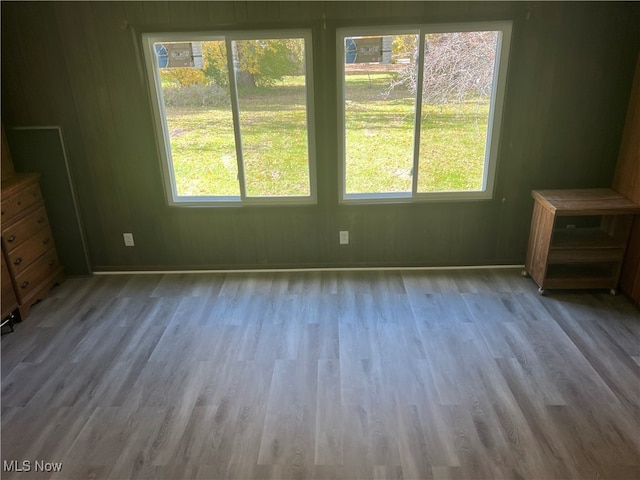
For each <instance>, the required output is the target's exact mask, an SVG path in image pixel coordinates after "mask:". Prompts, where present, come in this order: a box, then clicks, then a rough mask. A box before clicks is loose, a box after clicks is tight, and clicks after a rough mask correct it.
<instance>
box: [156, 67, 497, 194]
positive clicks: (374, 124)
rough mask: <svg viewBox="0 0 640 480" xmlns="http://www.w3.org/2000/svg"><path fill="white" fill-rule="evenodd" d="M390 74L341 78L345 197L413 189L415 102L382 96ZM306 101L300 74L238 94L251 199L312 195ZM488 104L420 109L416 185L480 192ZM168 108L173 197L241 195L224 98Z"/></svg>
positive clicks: (397, 94) (402, 95)
mask: <svg viewBox="0 0 640 480" xmlns="http://www.w3.org/2000/svg"><path fill="white" fill-rule="evenodd" d="M389 78H390V77H389V75H388V74H379V73H378V74H371V75H367V74H358V75H348V76H347V85H346V99H347V104H346V125H347V130H346V146H347V154H346V171H347V185H346V187H347V192H348V193H366V192H402V191H410V190H411V168H412V155H413V112H414V99H413V98H412V96H411V95H410V94H409V93H408V92H407V91H403V90H402V89H400V88H397V89H395V90H394V91H393V92H391V94H390V95H386V94H385V92H386V89H387V86H388V84H389ZM304 98H305V97H304V87H303V81H302V77H291V78H287V79H285V81H283V82H278V83H276V84H275V85H274V86H271V87H263V88H255V89H250V90H241V91H240V92H239V102H240V111H241V114H240V125H241V133H242V144H243V153H244V162H245V163H244V169H245V178H246V181H247V185H246V188H247V194H248V195H249V196H263V195H308V194H309V175H308V169H307V139H306V113H305V104H304ZM488 110H489V105H488V101H485V102H478V101H477V100H475V101H469V102H467V103H465V104H461V105H423V110H422V129H421V149H420V168H419V177H418V179H419V182H418V190H419V191H421V192H427V191H452V190H453V191H459V190H478V189H480V187H481V178H482V169H483V162H484V137H485V134H486V123H487V117H488ZM166 111H167V122H168V127H169V133H170V141H171V149H172V156H173V163H174V170H175V177H176V185H177V190H178V194H179V195H180V196H191V195H239V185H238V180H237V176H238V168H237V161H236V153H235V147H234V132H233V122H232V116H231V109H230V105H229V101H228V99H225V100H224V101H222V102H219V104H216V106H205V107H175V106H172V107H167V109H166Z"/></svg>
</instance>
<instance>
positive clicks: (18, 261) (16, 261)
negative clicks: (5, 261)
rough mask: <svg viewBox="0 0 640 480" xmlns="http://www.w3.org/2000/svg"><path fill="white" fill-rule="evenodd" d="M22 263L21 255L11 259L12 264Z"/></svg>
mask: <svg viewBox="0 0 640 480" xmlns="http://www.w3.org/2000/svg"><path fill="white" fill-rule="evenodd" d="M21 263H22V257H18V258H16V259H15V260H14V261H13V264H14V265H20V264H21Z"/></svg>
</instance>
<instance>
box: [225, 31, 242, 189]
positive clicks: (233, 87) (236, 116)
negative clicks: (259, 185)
mask: <svg viewBox="0 0 640 480" xmlns="http://www.w3.org/2000/svg"><path fill="white" fill-rule="evenodd" d="M225 44H226V48H227V70H228V72H229V94H230V96H231V113H232V115H233V135H234V138H235V144H236V161H237V162H238V183H239V184H240V198H241V199H242V200H245V199H246V197H247V187H246V182H245V177H244V157H243V154H242V135H241V133H240V107H239V105H238V88H237V84H236V69H235V58H236V54H235V50H234V49H233V41H232V40H230V39H229V37H225Z"/></svg>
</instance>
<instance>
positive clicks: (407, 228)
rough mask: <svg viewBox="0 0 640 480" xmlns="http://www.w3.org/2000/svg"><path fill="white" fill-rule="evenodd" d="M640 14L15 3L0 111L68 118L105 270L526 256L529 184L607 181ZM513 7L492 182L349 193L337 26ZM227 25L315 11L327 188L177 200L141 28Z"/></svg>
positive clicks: (423, 5) (536, 8)
mask: <svg viewBox="0 0 640 480" xmlns="http://www.w3.org/2000/svg"><path fill="white" fill-rule="evenodd" d="M639 16H640V13H639V9H638V6H637V5H635V4H633V3H591V2H586V3H581V2H568V3H559V2H549V3H545V2H531V3H525V2H514V3H510V2H495V3H493V2H489V3H484V2H398V1H395V2H370V3H369V2H230V3H226V2H68V3H67V2H43V3H38V2H3V3H2V118H3V122H4V124H5V126H6V127H8V128H10V127H17V126H39V125H60V126H61V127H62V129H63V132H64V138H65V140H66V148H67V152H68V156H69V162H70V166H71V169H72V174H73V177H74V179H75V184H76V190H77V194H78V200H79V204H80V209H81V214H82V217H83V220H84V227H85V231H86V238H87V243H88V246H89V255H90V258H91V263H92V265H93V267H94V269H96V270H108V269H116V270H117V269H152V268H185V267H188V268H244V267H298V266H301V267H304V266H326V267H328V266H395V265H415V266H433V265H474V264H476V265H477V264H505V263H506V264H510V263H523V262H524V256H525V250H526V245H527V239H528V230H529V221H530V216H531V209H532V200H531V197H530V191H531V190H532V189H535V188H572V187H583V188H586V187H603V186H609V185H610V184H611V180H612V177H613V171H614V168H615V163H616V159H617V154H618V148H619V144H620V139H621V134H622V127H623V124H624V119H625V114H626V107H627V103H628V98H629V92H630V87H631V82H632V77H633V69H634V66H635V60H636V58H637V55H638V48H639V44H640V39H639V35H638V32H639V31H640V20H639ZM500 19H512V20H513V21H514V30H513V39H512V49H511V62H510V70H509V76H508V83H507V92H506V98H505V112H504V117H503V129H502V136H501V147H500V152H499V163H498V173H497V185H496V193H495V199H494V200H490V201H467V202H433V203H424V204H401V205H398V204H395V205H369V206H353V205H352V206H343V205H339V204H338V193H337V177H338V169H337V168H338V167H337V165H338V159H337V151H336V127H335V122H336V117H337V111H336V101H335V98H336V80H335V75H336V68H335V64H336V61H335V29H336V27H339V26H346V25H366V24H379V23H384V22H389V23H397V24H401V23H422V22H459V21H465V20H500ZM217 27H218V28H271V27H310V28H312V30H313V36H314V37H313V40H314V54H315V58H314V62H315V64H314V72H315V74H316V92H315V94H316V98H315V104H316V106H317V112H316V115H317V117H316V125H317V132H316V133H317V144H318V151H317V162H318V165H317V169H318V172H317V173H318V182H319V183H318V190H319V202H318V205H315V206H309V207H260V208H258V207H243V208H190V209H188V208H177V207H168V206H167V205H166V201H165V198H164V193H163V186H162V180H161V176H160V165H159V160H158V153H157V147H156V142H155V134H154V130H153V127H152V119H151V108H150V100H149V93H148V87H147V84H146V80H145V78H146V77H145V76H144V67H143V62H142V57H141V51H140V47H139V44H138V42H139V35H140V33H141V32H145V31H169V30H202V29H215V28H217ZM339 230H350V233H351V244H350V245H348V246H341V245H339V244H338V231H339ZM122 232H133V233H134V235H135V240H136V247H134V248H126V247H124V245H123V242H122Z"/></svg>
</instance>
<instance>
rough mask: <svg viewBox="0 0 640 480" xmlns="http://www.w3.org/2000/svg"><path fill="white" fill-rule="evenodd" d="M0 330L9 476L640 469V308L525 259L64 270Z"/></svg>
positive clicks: (536, 474)
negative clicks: (570, 286)
mask: <svg viewBox="0 0 640 480" xmlns="http://www.w3.org/2000/svg"><path fill="white" fill-rule="evenodd" d="M1 348H2V460H3V468H4V469H5V470H7V469H9V467H11V466H12V465H13V466H15V464H11V463H10V462H11V461H12V460H16V461H18V462H19V466H21V467H22V466H23V464H22V462H23V461H28V462H30V463H29V464H27V466H30V467H31V471H30V472H28V473H24V472H23V473H17V472H13V473H10V472H4V473H3V475H2V478H3V479H11V478H16V479H17V478H19V479H30V478H56V479H65V480H73V479H76V478H82V479H96V480H97V479H103V478H112V479H128V478H141V479H181V480H184V479H258V478H273V479H289V478H295V479H313V478H319V479H383V478H403V479H427V478H434V479H449V478H451V479H462V478H465V479H466V478H478V479H496V478H504V479H521V478H531V479H568V478H585V479H638V478H640V453H639V451H640V366H639V365H640V311H639V310H638V309H637V308H636V307H635V306H633V305H632V304H631V303H630V302H629V301H628V300H627V299H626V298H625V297H624V296H622V295H620V296H615V297H614V296H611V295H609V294H608V293H606V292H596V293H586V292H572V293H558V294H550V295H548V296H545V297H540V296H539V295H538V294H537V286H535V285H534V283H533V281H531V279H526V278H522V277H521V276H520V274H519V271H515V270H475V271H473V270H470V271H430V272H366V273H364V272H314V273H264V274H256V273H254V274H226V275H225V274H208V273H203V274H184V275H164V276H163V275H136V276H134V275H121V276H96V277H92V278H85V279H69V280H67V281H66V282H65V283H64V284H63V285H61V286H59V287H57V288H56V289H54V291H53V292H52V296H51V297H50V298H48V299H47V300H45V301H43V302H41V303H39V304H37V305H36V306H35V307H34V308H33V309H32V311H31V316H30V317H29V318H28V319H27V321H25V322H23V323H22V324H18V325H17V327H16V332H15V333H12V334H9V335H5V336H3V338H2V342H1ZM36 461H38V462H51V463H53V462H62V464H63V465H62V471H61V472H58V473H53V472H49V473H47V472H37V473H36V472H35V468H36V466H38V467H41V466H42V465H41V464H36ZM48 467H49V468H53V465H49V466H48Z"/></svg>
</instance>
